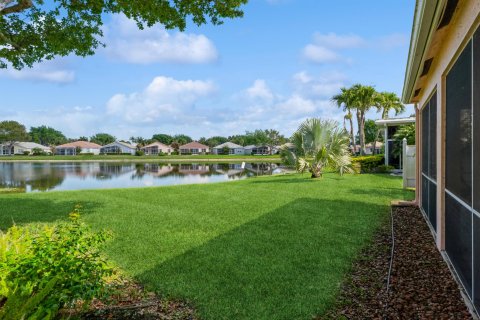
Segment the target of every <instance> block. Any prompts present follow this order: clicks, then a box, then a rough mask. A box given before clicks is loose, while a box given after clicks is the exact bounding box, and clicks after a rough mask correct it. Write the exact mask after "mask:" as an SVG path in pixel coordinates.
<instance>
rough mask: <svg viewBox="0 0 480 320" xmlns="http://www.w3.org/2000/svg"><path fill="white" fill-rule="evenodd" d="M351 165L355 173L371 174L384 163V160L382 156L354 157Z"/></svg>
mask: <svg viewBox="0 0 480 320" xmlns="http://www.w3.org/2000/svg"><path fill="white" fill-rule="evenodd" d="M352 163H353V167H354V170H355V171H356V172H357V173H371V172H375V171H376V169H377V168H378V167H379V166H381V165H383V164H384V163H385V158H384V156H383V155H375V156H361V157H354V158H352Z"/></svg>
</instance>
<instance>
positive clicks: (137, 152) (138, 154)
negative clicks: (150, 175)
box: [135, 150, 145, 157]
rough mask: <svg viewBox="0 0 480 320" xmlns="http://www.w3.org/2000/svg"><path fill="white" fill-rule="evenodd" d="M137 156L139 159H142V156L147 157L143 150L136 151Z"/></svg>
mask: <svg viewBox="0 0 480 320" xmlns="http://www.w3.org/2000/svg"><path fill="white" fill-rule="evenodd" d="M135 155H136V156H137V157H141V156H143V155H145V152H143V151H142V150H137V151H135Z"/></svg>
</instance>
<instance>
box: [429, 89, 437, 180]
mask: <svg viewBox="0 0 480 320" xmlns="http://www.w3.org/2000/svg"><path fill="white" fill-rule="evenodd" d="M429 104H430V106H429V113H430V119H429V126H428V131H429V136H428V140H429V141H428V142H429V148H428V157H429V161H428V162H429V168H428V173H429V176H430V178H432V179H433V180H436V179H437V93H436V92H435V93H434V94H433V96H432V98H430V103H429Z"/></svg>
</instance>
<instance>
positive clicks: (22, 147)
mask: <svg viewBox="0 0 480 320" xmlns="http://www.w3.org/2000/svg"><path fill="white" fill-rule="evenodd" d="M33 149H39V150H42V151H43V152H45V153H49V154H50V153H52V150H51V149H50V147H46V146H43V145H41V144H38V143H35V142H13V143H4V144H1V145H0V156H13V155H24V154H32V151H33Z"/></svg>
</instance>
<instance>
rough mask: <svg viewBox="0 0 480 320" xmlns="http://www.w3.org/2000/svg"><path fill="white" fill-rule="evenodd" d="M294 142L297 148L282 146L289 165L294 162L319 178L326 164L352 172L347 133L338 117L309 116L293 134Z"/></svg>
mask: <svg viewBox="0 0 480 320" xmlns="http://www.w3.org/2000/svg"><path fill="white" fill-rule="evenodd" d="M291 142H292V143H293V144H294V145H295V152H292V151H290V150H287V149H284V150H282V153H281V155H282V159H283V161H284V162H285V163H286V164H287V165H295V166H296V168H297V171H299V172H301V173H303V172H305V171H309V172H310V173H311V174H312V178H319V177H322V175H323V172H324V170H325V169H327V168H328V169H334V170H336V171H337V172H339V173H340V174H341V175H342V174H343V173H345V172H353V169H352V161H351V156H350V150H349V136H348V133H347V132H346V131H345V130H342V129H341V128H339V126H338V124H337V123H336V122H335V121H331V120H322V119H318V118H311V119H307V120H305V121H304V122H303V123H302V124H301V125H300V126H299V127H298V129H297V131H296V132H295V133H294V134H293V136H292V138H291Z"/></svg>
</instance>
